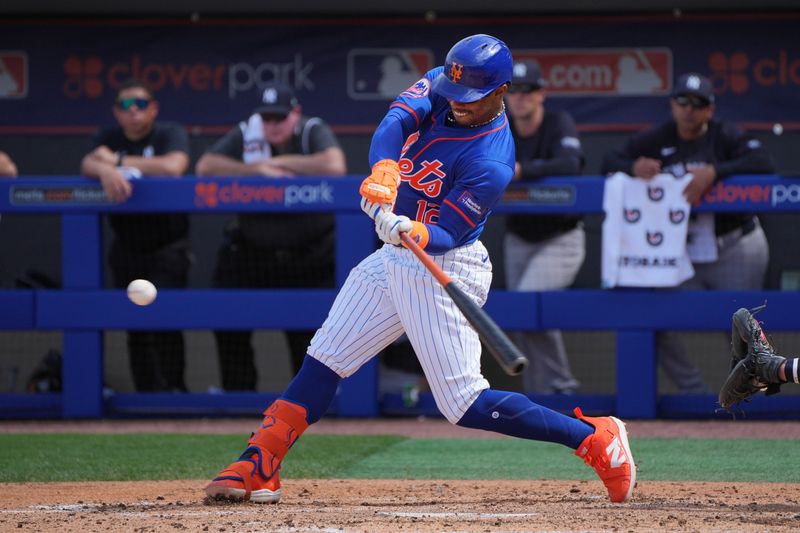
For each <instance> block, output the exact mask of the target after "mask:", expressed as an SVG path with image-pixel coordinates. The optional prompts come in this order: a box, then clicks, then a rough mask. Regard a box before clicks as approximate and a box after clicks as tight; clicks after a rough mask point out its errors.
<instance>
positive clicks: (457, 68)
mask: <svg viewBox="0 0 800 533" xmlns="http://www.w3.org/2000/svg"><path fill="white" fill-rule="evenodd" d="M463 68H464V65H459V64H458V63H456V62H455V61H453V64H452V66H451V67H450V79H451V80H452V81H454V82H456V81H458V80H460V79H461V70H462V69H463Z"/></svg>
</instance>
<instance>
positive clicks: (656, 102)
mask: <svg viewBox="0 0 800 533" xmlns="http://www.w3.org/2000/svg"><path fill="white" fill-rule="evenodd" d="M503 20H507V21H508V22H504V23H497V22H490V23H488V24H485V25H483V24H482V25H474V24H463V25H459V24H424V23H419V24H412V23H409V22H404V23H399V24H391V20H390V19H378V20H377V22H376V21H375V20H372V21H370V20H367V21H358V20H355V19H351V20H334V21H331V22H327V23H326V22H323V21H311V22H309V23H306V24H303V23H301V22H299V21H296V22H283V23H279V22H278V21H275V22H273V23H271V22H270V21H268V20H264V21H258V20H257V21H239V22H236V21H218V22H217V23H211V22H209V23H205V24H204V23H197V24H189V23H179V22H169V21H167V22H163V23H157V22H151V23H147V22H144V21H142V22H137V21H125V20H109V21H105V22H104V23H102V24H100V23H97V21H84V22H80V21H67V22H55V21H51V22H49V23H47V24H40V25H36V23H35V21H34V22H30V21H28V22H22V21H20V22H16V23H15V22H14V20H13V19H9V20H6V21H3V22H2V31H1V32H0V117H2V118H0V128H3V130H4V131H6V132H8V131H15V129H16V130H21V129H26V128H27V129H26V131H35V130H36V128H48V127H49V128H54V127H57V128H63V129H64V131H69V128H75V129H76V131H79V130H85V129H86V128H93V127H96V126H98V125H105V124H109V123H110V122H111V121H112V120H113V119H112V117H111V113H110V108H111V105H112V104H113V99H114V93H115V90H116V89H117V88H118V87H119V85H120V83H122V82H123V81H125V80H126V79H128V78H130V77H136V78H141V79H143V80H144V81H146V82H147V83H149V84H150V85H151V86H152V87H153V88H154V90H155V92H156V97H157V99H158V100H159V102H160V106H161V107H160V109H161V111H160V118H162V119H164V120H174V121H178V122H180V123H182V124H185V125H186V126H188V127H195V128H200V129H199V130H198V131H203V128H212V129H213V130H214V131H223V130H224V128H227V127H230V126H231V125H232V124H234V123H236V122H238V121H240V120H244V119H245V118H246V117H247V116H248V115H249V114H250V112H251V111H252V109H253V108H254V107H255V106H256V105H257V103H258V101H259V96H260V92H261V89H262V88H263V87H264V86H265V85H266V84H268V83H270V82H272V81H274V80H280V81H283V82H286V83H288V84H290V85H291V86H292V87H294V89H295V90H296V92H297V95H298V98H299V101H300V103H301V104H302V106H303V110H304V112H305V113H306V114H310V115H318V116H321V117H323V118H325V119H326V120H327V121H328V122H329V123H331V124H332V125H334V127H336V128H338V131H340V132H343V133H347V132H353V133H368V132H369V131H371V129H372V128H374V126H375V124H376V123H377V122H378V121H379V120H380V118H381V117H382V115H383V113H384V112H385V111H386V109H387V106H388V105H389V103H390V102H391V100H392V99H393V97H394V96H395V95H396V94H398V93H399V92H401V91H403V90H404V89H405V88H407V87H409V86H410V85H412V84H413V83H414V81H416V80H417V79H418V78H419V77H420V76H421V75H422V74H423V73H424V72H425V71H427V70H428V69H430V68H432V67H434V66H437V65H440V64H441V63H443V61H444V57H445V54H446V53H447V50H448V49H449V48H450V46H452V44H454V43H455V42H456V41H457V40H459V39H460V38H462V37H465V36H467V35H470V34H474V33H490V34H493V35H496V36H498V37H500V38H502V39H503V40H505V42H506V43H507V44H508V45H509V47H510V48H511V49H512V51H513V53H514V55H515V57H519V58H521V57H527V58H532V59H536V60H537V61H538V62H539V63H540V65H541V67H542V71H543V75H544V77H545V79H546V80H547V82H548V85H549V105H550V106H551V107H553V108H560V109H566V110H567V111H569V112H570V113H572V115H573V116H574V117H575V119H576V121H577V123H578V124H579V126H580V127H581V128H582V129H583V130H592V129H596V130H602V129H609V130H614V129H617V130H618V129H624V128H625V127H637V126H641V125H644V124H651V123H656V122H659V121H661V120H664V119H665V118H666V117H667V114H668V106H667V102H666V99H667V97H668V96H669V94H670V92H671V90H672V85H673V82H674V80H675V78H676V77H677V76H678V75H680V74H682V73H685V72H689V71H695V72H700V73H703V74H705V75H708V76H709V77H710V78H712V80H713V81H714V84H715V91H716V93H717V113H718V115H720V116H723V117H725V118H726V119H729V120H733V121H735V122H739V123H745V124H751V125H753V124H755V125H758V124H761V125H766V124H768V125H769V126H770V127H771V126H772V124H773V123H781V124H783V125H784V126H786V127H789V128H791V127H793V124H794V125H797V124H800V106H798V105H796V102H797V98H796V95H797V94H798V90H800V49H798V47H797V46H796V44H797V39H796V37H795V32H794V30H795V29H796V27H797V23H798V19H797V17H793V16H791V15H788V16H782V17H780V18H778V17H776V16H771V17H770V16H763V17H759V16H753V17H751V18H746V17H741V16H740V17H733V16H728V17H726V16H722V15H721V16H719V17H718V18H714V17H712V16H708V17H697V18H693V19H686V20H677V19H676V20H673V19H671V18H667V17H646V16H644V17H625V18H621V17H620V18H614V17H604V18H599V19H592V18H588V17H575V18H570V19H567V18H565V17H562V18H552V19H547V18H543V19H533V18H524V19H520V20H516V19H503ZM756 127H758V126H756Z"/></svg>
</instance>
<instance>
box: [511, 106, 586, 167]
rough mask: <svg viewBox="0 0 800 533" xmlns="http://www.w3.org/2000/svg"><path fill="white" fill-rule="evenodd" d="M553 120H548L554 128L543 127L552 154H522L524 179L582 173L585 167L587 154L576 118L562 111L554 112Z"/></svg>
mask: <svg viewBox="0 0 800 533" xmlns="http://www.w3.org/2000/svg"><path fill="white" fill-rule="evenodd" d="M552 117H553V120H552V121H549V122H548V123H547V127H548V128H549V129H550V130H551V131H541V132H540V134H541V135H545V136H546V138H547V139H548V140H549V144H550V146H548V147H547V151H548V152H549V153H548V154H532V155H533V157H532V158H525V157H524V156H525V154H519V156H520V158H519V161H520V167H521V174H522V176H521V177H522V179H523V180H531V179H536V178H541V177H544V176H567V175H570V174H579V173H580V171H581V168H583V163H584V156H583V149H582V148H581V141H580V139H579V138H578V130H577V128H576V127H575V121H574V120H572V117H571V116H569V115H568V114H567V113H563V112H558V113H554V114H553V115H552Z"/></svg>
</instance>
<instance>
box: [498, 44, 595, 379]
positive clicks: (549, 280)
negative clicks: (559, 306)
mask: <svg viewBox="0 0 800 533" xmlns="http://www.w3.org/2000/svg"><path fill="white" fill-rule="evenodd" d="M545 86H546V82H545V80H544V78H543V77H542V73H541V70H540V69H539V64H538V63H536V62H535V61H531V60H519V61H516V62H515V63H514V71H513V77H512V80H511V86H510V87H509V89H508V94H506V110H507V113H508V115H509V124H510V125H511V131H512V133H513V135H514V145H515V148H516V165H515V172H514V180H515V181H523V182H534V181H537V180H539V179H540V178H543V177H545V176H575V175H577V174H580V172H581V168H582V167H583V162H584V156H583V151H582V149H581V142H580V140H579V139H578V133H577V130H576V128H575V122H574V121H573V119H572V117H571V116H569V114H567V113H566V112H563V111H553V110H549V109H545V107H544V100H545V91H546V89H545ZM506 230H507V233H506V235H505V238H504V250H505V273H506V286H507V287H508V288H509V289H510V290H517V291H544V290H556V289H564V288H566V287H569V286H570V285H571V284H572V282H573V281H575V276H576V275H577V274H578V270H580V268H581V264H583V259H584V256H585V246H584V243H585V235H584V232H583V225H582V223H581V219H580V217H578V216H571V215H548V216H531V215H509V216H508V217H506ZM516 337H517V338H516V339H515V340H516V341H517V343H518V344H519V347H520V349H521V350H522V352H523V353H525V354H528V356H529V357H530V359H531V365H530V366H529V367H528V368H527V369H526V370H525V373H524V374H523V385H524V387H525V391H526V392H529V393H545V394H547V393H559V394H570V393H572V392H573V391H574V390H575V389H576V388H577V387H578V385H579V383H578V381H577V380H576V379H575V378H574V377H573V375H572V370H571V369H570V366H569V360H568V359H567V352H566V349H565V347H564V340H563V338H562V336H561V332H560V331H558V330H549V331H542V332H525V333H518V334H517V336H516Z"/></svg>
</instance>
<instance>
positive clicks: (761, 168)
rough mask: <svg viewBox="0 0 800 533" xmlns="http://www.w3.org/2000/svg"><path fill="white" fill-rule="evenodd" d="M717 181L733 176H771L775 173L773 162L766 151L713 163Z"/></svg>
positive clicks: (753, 152)
mask: <svg viewBox="0 0 800 533" xmlns="http://www.w3.org/2000/svg"><path fill="white" fill-rule="evenodd" d="M714 168H715V170H716V171H717V179H722V178H724V177H726V176H731V175H733V174H771V173H773V172H775V162H774V161H773V160H772V157H770V155H769V154H768V153H767V152H766V150H758V151H752V152H750V153H747V154H745V155H744V156H742V157H740V158H738V159H732V160H730V161H718V162H716V163H714Z"/></svg>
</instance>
